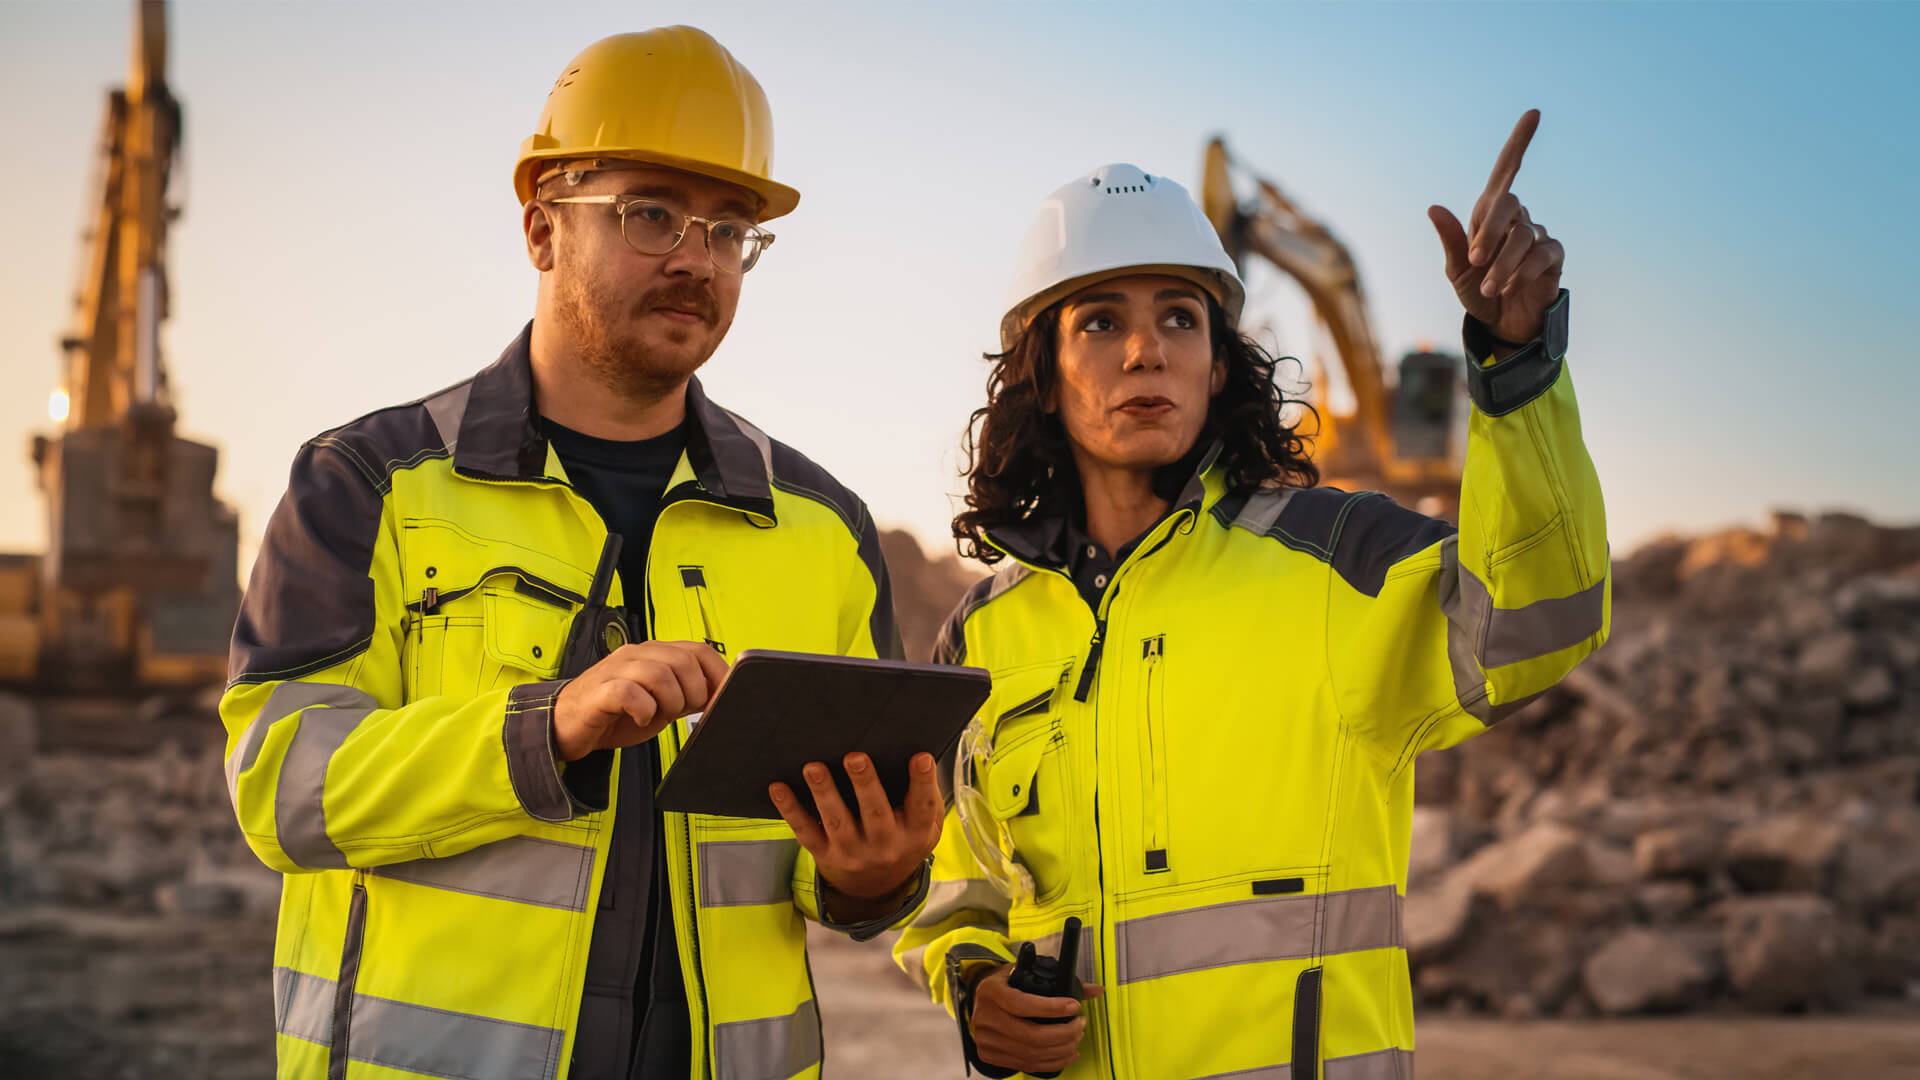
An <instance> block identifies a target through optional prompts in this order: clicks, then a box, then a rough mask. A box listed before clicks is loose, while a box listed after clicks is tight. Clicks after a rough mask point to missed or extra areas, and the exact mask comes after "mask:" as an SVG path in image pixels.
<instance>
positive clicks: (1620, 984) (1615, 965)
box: [1581, 927, 1713, 1016]
mask: <svg viewBox="0 0 1920 1080" xmlns="http://www.w3.org/2000/svg"><path fill="white" fill-rule="evenodd" d="M1581 979H1582V984H1583V985H1584V986H1585V988H1586V991H1587V996H1588V997H1589V998H1591V999H1592V1001H1593V1003H1594V1005H1595V1006H1596V1007H1598V1008H1599V1010H1600V1011H1601V1012H1603V1013H1606V1014H1608V1015H1610V1016H1622V1015H1626V1014H1629V1013H1638V1012H1651V1011H1656V1010H1666V1009H1677V1008H1683V1007H1685V1006H1687V1005H1691V1004H1693V1003H1694V1002H1695V1001H1697V1000H1698V999H1699V998H1700V997H1701V996H1702V995H1703V994H1704V993H1705V991H1706V989H1707V987H1708V985H1709V984H1710V983H1711V982H1712V979H1713V972H1712V971H1711V970H1710V969H1709V968H1708V967H1707V966H1706V965H1705V964H1703V963H1701V962H1700V961H1699V960H1698V959H1697V958H1696V957H1695V956H1694V954H1693V952H1692V950H1690V949H1688V948H1687V947H1686V946H1685V945H1684V944H1682V943H1681V942H1679V941H1676V940H1674V939H1673V938H1672V937H1670V936H1669V935H1667V934H1663V933H1661V932H1659V931H1657V930H1647V929H1642V928H1640V927H1628V928H1627V929H1625V930H1622V931H1620V932H1619V933H1617V934H1615V935H1614V936H1613V937H1611V938H1609V939H1608V940H1607V943H1606V944H1604V945H1602V946H1600V948H1599V950H1598V951H1596V952H1595V953H1594V954H1593V955H1592V956H1590V957H1588V958H1587V962H1586V964H1584V965H1583V966H1582V967H1581Z"/></svg>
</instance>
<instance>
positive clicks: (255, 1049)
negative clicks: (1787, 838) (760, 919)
mask: <svg viewBox="0 0 1920 1080" xmlns="http://www.w3.org/2000/svg"><path fill="white" fill-rule="evenodd" d="M272 934H273V928H272V926H271V924H270V922H269V921H267V920H262V919H258V918H252V917H249V918H246V919H193V918H181V917H169V916H153V915H114V914H104V913H93V912H85V911H75V910H72V909H51V908H42V909H15V910H12V911H8V912H5V913H0V1003H3V1004H0V1076H4V1077H8V1078H18V1080H41V1078H46V1080H69V1078H71V1080H172V1078H176V1077H178V1078H193V1080H257V1078H260V1077H266V1076H270V1075H271V1074H272V1065H271V1060H272V1054H273V1042H272V1037H271V1034H270V1032H271V1030H272V1025H273V1012H272V1005H271V999H270V991H269V987H268V975H267V972H268V967H269V965H270V963H271V959H270V958H271V953H272ZM813 957H814V960H813V963H814V971H815V975H816V978H817V982H818V985H819V994H820V1003H821V1013H822V1015H823V1017H824V1020H825V1024H826V1030H827V1070H826V1074H827V1077H828V1078H829V1080H855V1078H863V1077H912V1078H913V1080H960V1078H961V1077H962V1076H963V1075H964V1073H963V1071H962V1069H961V1068H960V1066H959V1058H958V1051H957V1043H956V1040H955V1034H954V1029H953V1024H952V1021H950V1020H948V1019H947V1017H946V1014H945V1013H943V1012H941V1011H940V1010H938V1009H936V1008H934V1007H933V1006H932V1005H930V1004H928V1003H927V1001H926V1000H925V999H924V998H923V997H921V996H920V994H919V993H918V992H916V991H915V990H914V989H913V988H911V987H910V986H909V985H908V984H907V981H906V979H905V978H904V977H903V976H901V975H900V974H899V973H898V972H897V971H896V970H895V969H894V968H893V966H892V964H891V962H890V960H889V959H888V956H887V952H886V949H885V947H884V945H883V944H881V943H879V942H875V943H871V944H867V945H856V944H853V943H851V942H847V941H845V940H843V939H838V938H835V937H833V936H831V935H826V934H820V933H818V932H816V933H815V934H814V941H813ZM1419 1032H1420V1035H1419V1045H1420V1048H1419V1057H1418V1062H1419V1075H1420V1078H1421V1080H1467V1078H1474V1080H1480V1078H1485V1077H1553V1078H1555V1080H1709V1078H1721V1077H1741V1078H1747V1080H1799V1078H1812V1077H1819V1078H1822V1080H1826V1078H1836V1080H1837V1078H1842V1077H1844V1078H1849V1080H1852V1078H1860V1080H1906V1078H1920V1005H1911V1006H1889V1007H1887V1008H1885V1009H1883V1010H1877V1011H1868V1012H1865V1013H1854V1014H1849V1015H1846V1016H1796V1017H1758V1016H1724V1017H1722V1016H1699V1015H1694V1016H1683V1017H1673V1018H1648V1019H1635V1020H1594V1021H1558V1020H1554V1021H1534V1022H1513V1021H1502V1020H1491V1019H1481V1018H1465V1017H1453V1016H1446V1015H1427V1016H1423V1017H1422V1018H1421V1019H1420V1021H1419Z"/></svg>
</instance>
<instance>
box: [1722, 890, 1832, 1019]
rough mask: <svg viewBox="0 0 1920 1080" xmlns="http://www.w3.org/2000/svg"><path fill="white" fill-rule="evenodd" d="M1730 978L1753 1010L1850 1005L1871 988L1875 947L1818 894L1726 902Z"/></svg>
mask: <svg viewBox="0 0 1920 1080" xmlns="http://www.w3.org/2000/svg"><path fill="white" fill-rule="evenodd" d="M1719 910H1720V914H1721V916H1722V942H1723V945H1724V948H1725V950H1726V962H1727V980H1728V983H1729V985H1730V986H1731V987H1732V989H1733V992H1734V994H1735V995H1736V996H1737V997H1738V998H1739V1000H1740V1001H1741V1002H1742V1003H1743V1004H1744V1005H1746V1006H1747V1007H1748V1008H1751V1009H1755V1010H1758V1011H1763V1012H1774V1011H1780V1010H1785V1009H1792V1008H1807V1007H1825V1008H1834V1009H1839V1008H1844V1007H1846V1006H1847V1005H1848V1004H1850V1003H1851V1002H1852V1001H1853V1000H1854V999H1855V998H1856V997H1857V996H1858V995H1859V994H1860V992H1861V991H1862V990H1863V989H1864V988H1865V987H1866V983H1867V975H1868V971H1867V965H1866V963H1865V960H1866V954H1867V951H1868V945H1869V943H1868V942H1866V941H1864V940H1863V935H1862V934H1861V931H1860V930H1859V929H1858V928H1857V927H1854V926H1851V925H1849V924H1847V923H1844V922H1842V921H1841V919H1840V917H1839V915H1838V913H1837V912H1836V911H1835V910H1834V906H1833V903H1832V902H1831V901H1829V900H1828V899H1827V898H1826V897H1823V896H1816V895H1814V894H1812V893H1786V894H1782V895H1777V896H1745V897H1736V898H1734V899H1732V900H1728V901H1726V902H1725V903H1724V904H1722V905H1720V909H1719Z"/></svg>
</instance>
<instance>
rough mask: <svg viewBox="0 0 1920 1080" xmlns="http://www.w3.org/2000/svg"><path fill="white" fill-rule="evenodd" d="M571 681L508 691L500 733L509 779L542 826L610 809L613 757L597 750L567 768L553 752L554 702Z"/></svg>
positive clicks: (514, 791)
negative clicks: (610, 778)
mask: <svg viewBox="0 0 1920 1080" xmlns="http://www.w3.org/2000/svg"><path fill="white" fill-rule="evenodd" d="M570 681H571V680H568V679H556V680H554V681H551V682H536V683H522V684H521V685H519V686H516V687H513V688H512V689H510V690H508V691H507V715H506V722H505V724H504V725H503V726H502V731H501V738H502V740H503V741H504V742H505V744H506V751H507V779H508V780H509V781H510V782H511V783H512V784H513V793H514V795H516V796H518V797H519V799H520V805H521V806H522V807H523V808H524V809H525V810H526V811H527V813H528V814H529V815H530V816H532V817H534V818H536V819H538V820H540V821H555V822H558V821H571V820H573V818H574V817H575V815H577V814H590V813H598V812H599V811H601V810H605V809H606V808H607V787H608V779H609V776H610V775H611V773H612V761H613V753H612V752H611V751H607V750H596V751H594V752H593V753H591V754H588V755H587V756H586V757H584V758H581V759H580V760H579V761H576V762H574V763H572V764H571V765H567V766H564V767H563V765H562V763H561V761H560V755H559V754H558V753H557V752H556V751H555V749H554V745H553V703H554V702H555V701H556V700H558V699H559V697H560V691H561V690H562V689H563V688H564V687H565V686H566V685H567V683H568V682H570ZM563 773H564V776H563Z"/></svg>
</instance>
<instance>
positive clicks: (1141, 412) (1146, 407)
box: [1120, 397, 1173, 420]
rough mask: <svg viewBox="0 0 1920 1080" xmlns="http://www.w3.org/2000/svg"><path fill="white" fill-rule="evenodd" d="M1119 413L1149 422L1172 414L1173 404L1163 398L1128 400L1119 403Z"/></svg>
mask: <svg viewBox="0 0 1920 1080" xmlns="http://www.w3.org/2000/svg"><path fill="white" fill-rule="evenodd" d="M1120 411H1121V412H1123V413H1126V414H1127V415H1128V416H1131V417H1134V418H1135V419H1138V420H1151V419H1154V418H1155V417H1160V416H1165V415H1166V414H1167V413H1170V412H1172V411H1173V402H1171V401H1168V400H1167V399H1166V398H1163V397H1137V398H1128V399H1127V400H1126V401H1123V402H1121V403H1120Z"/></svg>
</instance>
